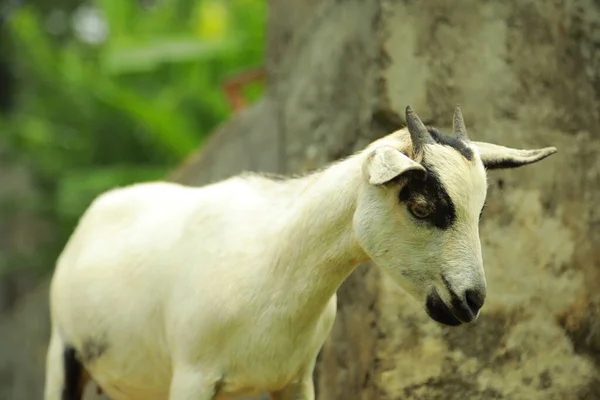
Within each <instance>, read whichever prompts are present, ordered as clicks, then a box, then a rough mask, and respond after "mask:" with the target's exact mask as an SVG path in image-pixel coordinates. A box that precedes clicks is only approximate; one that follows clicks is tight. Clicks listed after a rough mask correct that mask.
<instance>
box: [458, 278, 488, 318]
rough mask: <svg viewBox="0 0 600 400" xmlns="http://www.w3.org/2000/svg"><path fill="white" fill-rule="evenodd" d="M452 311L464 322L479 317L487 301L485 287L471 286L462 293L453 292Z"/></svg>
mask: <svg viewBox="0 0 600 400" xmlns="http://www.w3.org/2000/svg"><path fill="white" fill-rule="evenodd" d="M451 295H452V313H453V314H454V316H455V317H456V318H458V319H459V320H461V321H462V322H465V323H466V322H471V321H474V320H475V319H476V318H477V315H478V314H479V310H480V309H481V307H482V306H483V303H484V301H485V289H484V288H479V287H478V288H469V289H467V290H465V291H464V292H463V294H462V296H461V295H459V294H458V293H455V292H451Z"/></svg>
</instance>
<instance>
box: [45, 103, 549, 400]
mask: <svg viewBox="0 0 600 400" xmlns="http://www.w3.org/2000/svg"><path fill="white" fill-rule="evenodd" d="M406 122H407V127H406V128H403V129H401V130H398V131H396V132H394V133H391V134H389V135H387V136H385V137H383V138H380V139H379V140H376V141H375V142H373V143H371V144H370V145H369V146H368V147H366V149H364V150H363V151H360V152H357V153H355V154H354V155H351V156H349V157H347V158H345V159H343V160H341V161H338V162H336V163H333V164H331V165H329V166H328V167H326V168H324V169H322V170H319V171H317V172H314V173H311V174H308V175H305V176H301V177H290V178H286V179H282V180H275V179H270V178H267V177H265V176H261V175H258V174H251V173H244V174H242V175H239V176H235V177H231V178H229V179H227V180H224V181H220V182H216V183H212V184H210V185H207V186H204V187H201V188H195V187H187V186H184V185H180V184H175V183H167V182H150V183H138V184H134V185H131V186H128V187H122V188H116V189H112V190H111V191H108V192H106V193H104V194H102V195H100V196H99V197H98V198H97V199H96V200H95V201H93V203H92V204H91V205H90V207H89V208H88V210H87V211H86V212H85V213H84V214H83V215H82V217H81V219H80V221H79V223H78V225H77V227H76V228H75V230H74V232H73V234H72V236H71V238H70V239H69V241H68V242H67V244H66V246H65V249H64V250H63V252H62V253H61V254H60V256H59V258H58V260H57V266H56V270H55V272H54V275H53V277H52V282H51V288H50V312H51V322H52V332H51V338H50V345H49V348H48V353H47V361H46V363H47V364H46V367H47V368H46V369H47V372H46V382H45V400H59V399H62V400H80V399H81V397H82V390H83V387H84V385H85V383H86V382H87V381H89V380H94V381H95V382H96V383H97V384H98V385H99V386H100V387H101V388H102V389H103V390H104V391H105V392H106V393H107V394H108V395H109V396H110V397H111V398H113V399H114V400H125V399H127V400H133V399H144V400H152V399H169V400H213V399H226V398H232V397H235V396H238V395H254V394H258V393H269V394H270V395H271V397H272V399H274V400H291V399H295V398H300V399H302V400H313V399H314V388H313V378H312V375H313V369H314V366H315V362H316V358H317V354H318V352H319V351H320V349H321V347H322V345H323V344H324V342H325V339H326V337H327V336H328V334H329V333H330V331H331V328H332V325H333V323H334V319H335V316H336V291H337V289H338V288H339V287H340V285H341V284H342V282H343V281H344V280H345V279H346V278H347V277H348V275H349V274H350V273H351V272H352V271H353V270H354V268H355V267H356V266H357V265H358V264H359V263H362V262H365V261H368V260H372V261H373V262H374V263H375V264H376V265H378V266H379V267H380V268H381V269H382V270H383V271H385V272H387V273H388V274H389V276H390V277H391V278H392V279H394V280H395V282H396V283H397V284H398V285H400V287H402V288H403V289H404V290H405V291H406V292H408V293H409V294H410V295H411V296H412V297H414V299H416V301H419V302H420V303H421V304H423V305H424V309H425V311H426V313H427V314H428V315H429V316H430V317H431V318H432V319H433V320H435V321H437V322H439V323H440V324H445V325H450V326H456V325H460V324H462V323H469V322H471V321H474V320H475V319H476V318H477V317H478V315H479V313H480V309H481V307H482V306H483V304H484V300H485V297H486V280H485V276H484V270H483V261H482V255H481V245H480V240H479V230H478V229H479V228H478V224H479V218H480V213H481V211H482V208H483V206H484V201H485V198H486V192H487V182H486V169H495V168H511V167H519V166H523V165H526V164H531V163H534V162H537V161H539V160H542V159H543V158H545V157H548V156H549V155H551V154H554V153H555V152H556V148H554V147H547V148H543V149H536V150H518V149H511V148H507V147H502V146H498V145H493V144H488V143H482V142H475V141H471V140H469V138H468V136H467V131H466V128H465V124H464V122H463V116H462V113H461V110H460V108H459V107H458V106H457V107H456V110H455V114H454V119H453V128H454V134H453V135H451V136H446V135H444V134H442V133H441V132H440V131H438V130H437V129H435V128H428V127H426V126H425V125H424V124H423V122H422V121H421V120H420V119H419V117H418V116H417V114H416V113H415V112H414V111H413V110H412V109H411V108H410V106H408V107H407V108H406Z"/></svg>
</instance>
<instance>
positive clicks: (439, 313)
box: [425, 290, 463, 326]
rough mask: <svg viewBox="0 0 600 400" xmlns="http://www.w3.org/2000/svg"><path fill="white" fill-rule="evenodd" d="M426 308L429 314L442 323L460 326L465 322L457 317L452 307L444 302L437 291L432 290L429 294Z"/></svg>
mask: <svg viewBox="0 0 600 400" xmlns="http://www.w3.org/2000/svg"><path fill="white" fill-rule="evenodd" d="M425 310H426V311H427V315H429V317H431V319H433V320H434V321H436V322H439V323H440V324H444V325H448V326H458V325H461V324H462V323H463V322H462V321H461V320H459V319H458V318H456V317H455V316H454V314H453V313H452V310H451V309H450V307H448V306H447V305H446V303H444V301H443V300H442V298H441V297H440V295H439V294H438V292H437V291H435V290H432V291H431V293H429V295H428V296H427V301H426V302H425Z"/></svg>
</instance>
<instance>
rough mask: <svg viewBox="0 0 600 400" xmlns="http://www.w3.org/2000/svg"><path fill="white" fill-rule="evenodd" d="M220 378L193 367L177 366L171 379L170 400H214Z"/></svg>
mask: <svg viewBox="0 0 600 400" xmlns="http://www.w3.org/2000/svg"><path fill="white" fill-rule="evenodd" d="M219 384H220V380H219V379H214V378H211V377H210V375H208V374H205V373H203V372H201V371H198V370H196V369H193V368H176V369H175V372H174V374H173V379H172V380H171V388H170V391H169V400H214V399H215V396H216V395H217V394H218V393H217V392H218V390H219Z"/></svg>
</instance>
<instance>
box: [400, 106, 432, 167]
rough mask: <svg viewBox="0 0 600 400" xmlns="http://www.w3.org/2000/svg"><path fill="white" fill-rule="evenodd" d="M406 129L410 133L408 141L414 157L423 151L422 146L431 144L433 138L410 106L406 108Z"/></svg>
mask: <svg viewBox="0 0 600 400" xmlns="http://www.w3.org/2000/svg"><path fill="white" fill-rule="evenodd" d="M406 127H407V128H408V133H410V139H411V140H412V144H413V152H414V153H415V155H417V154H420V153H421V152H422V151H423V145H425V144H426V143H433V138H432V137H431V135H430V134H429V131H428V130H427V127H425V124H424V123H423V121H421V119H420V118H419V116H418V115H417V113H415V112H414V111H413V109H412V108H411V107H410V106H406Z"/></svg>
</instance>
